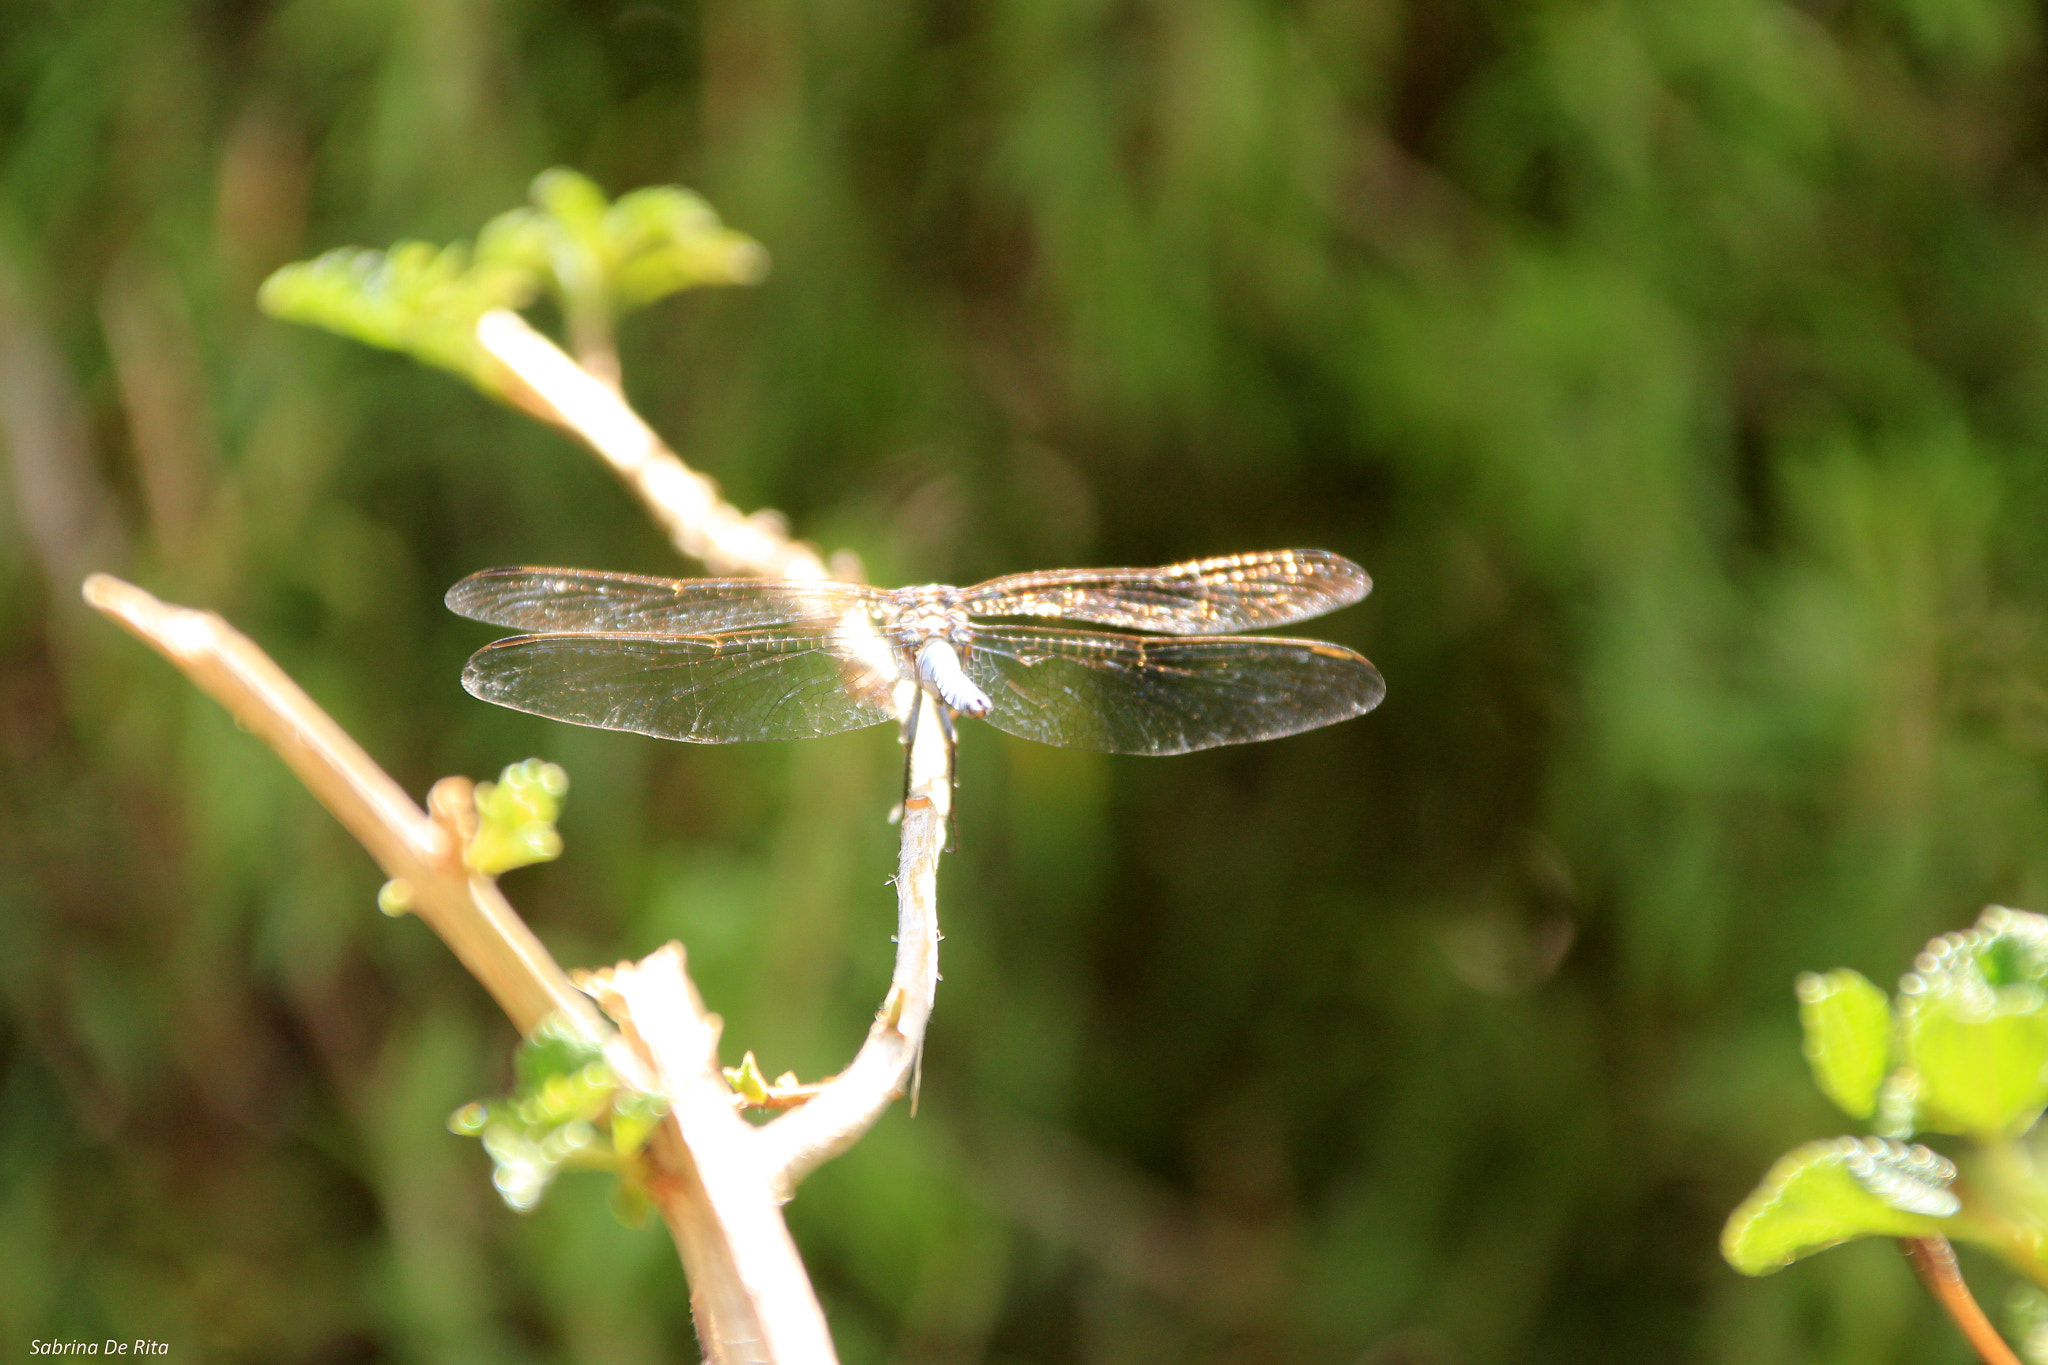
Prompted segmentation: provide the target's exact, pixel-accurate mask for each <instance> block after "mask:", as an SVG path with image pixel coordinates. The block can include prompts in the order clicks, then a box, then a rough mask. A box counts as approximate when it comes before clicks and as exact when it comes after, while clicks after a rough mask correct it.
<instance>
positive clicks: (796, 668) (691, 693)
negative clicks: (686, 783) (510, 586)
mask: <svg viewBox="0 0 2048 1365" xmlns="http://www.w3.org/2000/svg"><path fill="white" fill-rule="evenodd" d="M871 641H872V636H870V637H869V643H866V644H864V643H863V642H862V641H861V640H859V639H857V638H850V636H849V632H848V630H847V629H846V628H845V626H843V625H840V624H835V623H831V622H812V623H809V624H807V625H805V626H802V627H787V626H785V627H776V628H773V629H768V630H756V631H740V632H736V633H733V634H728V635H723V636H717V637H710V638H707V637H701V636H676V635H522V636H518V637H515V638H513V639H510V640H500V641H498V642H497V643H496V644H493V645H486V646H485V647H484V648H483V649H480V650H478V651H477V652H476V653H475V654H474V655H473V656H471V658H470V661H469V664H468V666H467V667H466V668H464V669H463V670H462V685H463V686H464V687H466V688H468V689H469V691H470V693H471V694H472V695H474V696H477V697H480V698H482V699H483V700H484V701H490V702H496V703H497V704H498V705H500V706H509V707H511V708H512V709H513V710H515V711H528V712H531V713H532V714H534V715H537V716H548V717H551V718H552V719H555V720H566V721H570V722H572V723H574V724H577V725H594V726H597V727H599V728H601V729H605V730H631V731H633V732H634V733H636V734H642V735H653V736H654V737H656V738H657V739H680V740H685V741H688V742H690V743H693V744H729V743H734V742H736V741H740V740H756V739H814V738H816V737H818V736H820V735H836V734H838V733H840V732H841V731H844V730H857V729H859V728H860V727H862V726H865V725H877V724H880V723H881V722H882V721H885V720H892V719H894V718H895V717H896V714H897V712H896V707H897V705H898V704H899V702H898V701H897V699H896V695H895V693H896V689H897V685H898V684H899V682H901V681H902V680H901V679H900V678H899V677H898V676H897V672H896V669H897V665H896V663H895V659H894V656H893V655H891V654H890V652H889V651H887V650H886V649H884V650H876V649H874V648H873V647H872V644H871Z"/></svg>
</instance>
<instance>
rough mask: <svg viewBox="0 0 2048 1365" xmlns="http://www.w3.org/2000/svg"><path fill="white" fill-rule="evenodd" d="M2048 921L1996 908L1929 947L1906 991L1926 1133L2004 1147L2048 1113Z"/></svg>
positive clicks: (1905, 1015) (1909, 1041)
mask: <svg viewBox="0 0 2048 1365" xmlns="http://www.w3.org/2000/svg"><path fill="white" fill-rule="evenodd" d="M2044 974H2048V920H2044V919H2042V917H2041V916H2039V915H2029V914H2025V913H2023V912H2021V911H2017V910H2006V909H2003V908H2001V907H1993V908H1992V909H1990V910H1987V911H1986V912H1985V913H1984V915H1983V916H1982V917H1981V918H1980V919H1979V920H1978V923H1977V925H1976V927H1975V928H1972V929H1969V930H1966V931H1964V932H1962V933H1958V934H1945V935H1943V936H1942V937H1940V938H1938V939H1935V940H1934V941H1933V942H1932V943H1930V944H1928V945H1927V950H1926V951H1925V952H1924V953H1922V954H1921V956H1920V958H1919V965H1918V967H1917V969H1916V970H1915V971H1913V972H1911V973H1909V974H1907V975H1906V976H1905V977H1904V978H1903V979H1901V981H1900V982H1899V1052H1900V1060H1901V1061H1902V1062H1903V1063H1904V1064H1905V1065H1906V1066H1907V1067H1910V1068H1911V1070H1912V1072H1913V1077H1914V1080H1915V1084H1916V1088H1917V1109H1918V1113H1917V1123H1918V1125H1919V1126H1920V1127H1922V1128H1929V1129H1934V1130H1936V1131H1940V1132H1950V1133H1968V1134H1971V1135H1973V1136H1976V1137H1980V1138H1998V1137H2001V1136H2006V1135H2011V1134H2015V1133H2019V1132H2023V1131H2025V1130H2026V1129H2027V1128H2028V1127H2029V1126H2031V1125H2032V1124H2033V1122H2034V1120H2035V1119H2036V1118H2037V1117H2038V1116H2039V1115H2040V1112H2041V1109H2042V1107H2043V1106H2044V1105H2048V989H2043V985H2042V978H2043V976H2044Z"/></svg>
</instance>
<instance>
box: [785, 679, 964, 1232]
mask: <svg viewBox="0 0 2048 1365" xmlns="http://www.w3.org/2000/svg"><path fill="white" fill-rule="evenodd" d="M913 704H914V705H920V706H925V707H934V706H937V705H938V704H939V703H938V702H936V701H934V700H933V699H932V697H931V696H930V694H929V693H926V692H919V693H917V694H916V697H915V699H914V701H913ZM908 729H909V731H910V733H911V734H912V736H913V737H914V738H913V739H912V742H911V752H910V755H909V762H910V783H909V794H908V796H907V797H906V798H905V800H904V802H903V825H902V842H901V846H900V849H899V852H898V854H897V862H896V970H895V975H894V977H893V978H892V980H891V982H890V986H889V995H888V997H887V998H886V999H885V1000H884V1001H883V1002H882V1008H881V1009H880V1011H878V1012H877V1013H876V1015H875V1022H874V1025H873V1027H871V1028H870V1029H869V1030H868V1037H867V1041H866V1042H865V1043H863V1044H862V1045H861V1049H860V1052H859V1053H858V1054H857V1055H856V1056H855V1057H854V1059H853V1062H852V1064H851V1065H849V1066H848V1067H847V1068H846V1070H844V1071H842V1072H840V1073H839V1075H837V1076H835V1077H834V1078H833V1079H832V1080H830V1081H828V1082H826V1083H825V1084H824V1085H823V1086H821V1087H820V1088H819V1091H818V1093H817V1095H815V1096H814V1097H813V1098H812V1099H811V1101H810V1102H809V1103H808V1104H806V1105H804V1106H803V1107H802V1108H801V1109H796V1110H792V1111H791V1112H789V1113H787V1114H784V1115H782V1116H781V1117H780V1118H777V1119H776V1120H774V1121H773V1122H772V1123H769V1124H767V1125H766V1126H765V1127H763V1128H762V1129H760V1138H761V1141H762V1143H763V1144H764V1145H765V1146H766V1148H767V1150H768V1154H769V1155H768V1163H769V1169H770V1171H771V1172H772V1173H773V1179H774V1182H775V1188H776V1194H777V1195H778V1197H780V1198H783V1199H787V1198H789V1197H790V1196H791V1195H792V1194H794V1193H795V1191H796V1186H797V1183H798V1182H799V1181H801V1180H802V1179H803V1178H804V1177H805V1176H806V1175H809V1174H810V1173H811V1172H812V1171H814V1170H816V1169H817V1168H818V1167H819V1166H821V1165H823V1164H824V1163H825V1162H827V1161H830V1160H831V1159H832V1158H833V1157H835V1156H837V1155H839V1154H840V1153H841V1152H843V1151H845V1150H846V1149H847V1148H848V1147H851V1146H852V1145H853V1144H854V1143H855V1142H857V1141H858V1140H859V1139H860V1137H861V1135H862V1134H863V1133H865V1132H867V1130H868V1129H869V1128H871V1127H873V1126H874V1123H875V1120H877V1119H879V1118H880V1117H881V1116H882V1114H883V1113H884V1112H886V1111H887V1109H888V1108H889V1106H890V1105H891V1104H892V1103H894V1102H895V1101H896V1099H897V1098H898V1097H900V1096H901V1095H902V1094H903V1092H904V1089H905V1088H906V1087H907V1086H908V1085H909V1084H910V1083H911V1078H912V1076H913V1075H914V1074H915V1072H916V1070H917V1063H918V1056H919V1053H920V1052H921V1051H922V1049H923V1047H924V1033H925V1025H926V1024H927V1023H928V1022H929V1021H930V1019H931V1013H932V1005H933V1003H934V1001H935V1000H936V999H937V995H938V988H939V893H938V875H939V854H940V853H941V852H943V851H944V849H945V845H946V822H947V821H948V820H949V819H950V818H951V816H952V809H951V806H952V799H953V787H952V782H951V779H950V775H949V772H948V767H949V761H950V755H949V754H947V752H946V748H947V744H948V741H947V739H946V737H945V730H944V727H943V726H941V725H940V724H939V723H938V719H937V717H935V716H929V715H928V716H925V717H923V718H922V723H919V724H915V725H911V726H909V727H908Z"/></svg>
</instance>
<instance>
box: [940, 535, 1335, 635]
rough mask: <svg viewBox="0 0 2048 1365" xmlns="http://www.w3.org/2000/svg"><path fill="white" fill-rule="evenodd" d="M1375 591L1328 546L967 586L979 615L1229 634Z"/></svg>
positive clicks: (967, 599) (969, 602) (1315, 612)
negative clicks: (1329, 549)
mask: <svg viewBox="0 0 2048 1365" xmlns="http://www.w3.org/2000/svg"><path fill="white" fill-rule="evenodd" d="M1371 589H1372V580H1371V579H1370V578H1368V577H1366V573H1365V570H1363V569H1361V568H1359V567H1358V566H1357V565H1356V564H1353V563H1352V562H1351V561H1350V560H1348V559H1346V558H1344V557H1343V556H1342V555H1333V554H1331V553H1330V552H1329V551H1328V550H1268V551H1266V552H1264V553H1261V554H1248V555H1222V556H1219V557H1218V558H1215V559H1196V560H1190V561H1189V562H1187V563H1185V564H1170V565H1168V566H1167V567H1165V568H1163V569H1053V570H1051V571H1049V572H1046V573H1020V574H1010V575H1008V576H1006V577H1003V578H991V579H990V580H989V581H988V582H986V583H981V584H978V585H976V586H975V587H972V588H969V589H968V590H967V591H966V593H965V596H964V601H963V605H964V606H965V607H966V608H967V611H968V612H969V613H970V614H971V615H974V616H1057V617H1060V618H1062V619H1065V620H1069V621H1089V622H1092V623H1094V624H1096V625H1104V626H1120V627H1123V628H1124V629H1127V630H1150V631H1157V632H1159V633H1160V634H1162V635H1222V634H1226V633H1228V632H1230V631H1238V630H1258V629H1261V628H1263V627H1266V626H1284V625H1287V624H1289V623H1291V622H1294V621H1305V620H1307V619H1308V618H1309V617H1311V616H1321V615H1322V614H1323V613H1324V612H1326V611H1335V610H1337V608H1339V607H1348V606H1350V605H1351V604H1352V603H1353V602H1356V601H1358V600H1359V599H1360V598H1362V597H1364V596H1365V595H1366V593H1367V592H1369V591H1371Z"/></svg>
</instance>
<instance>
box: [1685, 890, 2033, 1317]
mask: <svg viewBox="0 0 2048 1365" xmlns="http://www.w3.org/2000/svg"><path fill="white" fill-rule="evenodd" d="M1798 992H1799V1017H1800V1023H1801V1026H1802V1027H1803V1029H1804V1032H1805V1048H1806V1057H1807V1060H1808V1062H1809V1063H1810V1064H1811V1065H1812V1068H1813V1076H1814V1080H1815V1082H1816V1083H1817V1084H1818V1085H1819V1086H1820V1089H1821V1091H1822V1093H1824V1094H1825V1095H1827V1097H1828V1098H1829V1099H1830V1100H1832V1101H1834V1102H1835V1104H1837V1105H1838V1106H1840V1107H1841V1109H1842V1110H1843V1111H1844V1112H1845V1113H1847V1114H1849V1115H1850V1116H1851V1117H1853V1118H1858V1119H1865V1120H1869V1121H1870V1122H1871V1124H1872V1126H1873V1127H1874V1128H1875V1129H1876V1134H1875V1135H1874V1136H1869V1137H1861V1138H1857V1137H1843V1138H1835V1139H1830V1140H1827V1141H1822V1142H1812V1143H1808V1144H1806V1145H1805V1146H1802V1147H1799V1148H1796V1149H1794V1150H1793V1151H1791V1152H1789V1153H1787V1154H1786V1155H1785V1156H1784V1157H1782V1158H1780V1159H1779V1161H1778V1163H1777V1164H1776V1165H1775V1166H1773V1167H1772V1168H1771V1171H1770V1173H1769V1174H1768V1175H1766V1176H1765V1177H1764V1180H1763V1183H1762V1184H1761V1185H1759V1186H1758V1187H1757V1188H1756V1190H1755V1191H1753V1192H1752V1193H1751V1194H1750V1196H1749V1197H1748V1198H1747V1199H1745V1200H1744V1201H1743V1202H1742V1204H1741V1206H1740V1207H1738V1208H1737V1209H1736V1210H1735V1212H1734V1214H1733V1215H1731V1216H1730V1218H1729V1220H1728V1224H1727V1227H1726V1229H1725V1230H1724V1231H1723V1233H1722V1239H1721V1249H1722V1253H1723V1254H1724V1255H1725V1256H1726V1257H1727V1258H1728V1261H1729V1263H1730V1264H1731V1265H1733V1266H1734V1267H1735V1268H1736V1269H1737V1270H1740V1271H1742V1272H1743V1273H1745V1274H1750V1275H1761V1274H1765V1273H1767V1272H1769V1271H1772V1270H1776V1269H1777V1268H1779V1267H1780V1266H1784V1265H1789V1264H1790V1263H1791V1262H1793V1261H1795V1260H1798V1259H1799V1258H1800V1257H1802V1256H1806V1255H1810V1254H1812V1253H1813V1252H1816V1251H1820V1250H1823V1249H1825V1248H1827V1247H1831V1246H1834V1245H1837V1244H1838V1243H1841V1242H1845V1241H1849V1240H1852V1239H1854V1238H1858V1237H1874V1236H1883V1237H1945V1238H1949V1239H1952V1240H1957V1241H1969V1242H1975V1243H1978V1244H1981V1245H1984V1246H1987V1247H1989V1248H1991V1249H1992V1250H1994V1251H1996V1252H1997V1253H1998V1254H1999V1255H2001V1256H2003V1257H2004V1258H2005V1259H2006V1260H2007V1261H2008V1262H2010V1263H2011V1264H2013V1265H2014V1266H2015V1268H2017V1269H2018V1270H2020V1271H2021V1272H2022V1273H2023V1274H2025V1275H2027V1276H2028V1277H2030V1278H2031V1279H2033V1280H2035V1281H2036V1282H2037V1283H2043V1284H2048V1259H2044V1255H2043V1252H2044V1249H2048V1242H2044V1238H2048V1181H2044V1180H2043V1179H2042V1178H2041V1177H2040V1176H2039V1175H2038V1174H2037V1171H2036V1166H2035V1162H2034V1156H2033V1151H2032V1146H2031V1143H2030V1134H2031V1133H2032V1132H2033V1130H2034V1127H2035V1124H2036V1121H2037V1120H2038V1119H2039V1118H2040V1116H2041V1112H2042V1109H2043V1107H2044V1106H2048V918H2043V917H2042V916H2040V915H2034V914H2028V913H2026V912H2024V911H2019V910H2009V909H2006V908H2005V907H2003V906H1992V907H1990V908H1989V909H1987V910H1986V911H1985V912H1984V913H1983V915H1982V916H1980V917H1979V918H1978V921H1977V923H1976V925H1975V926H1974V927H1972V928H1970V929H1967V930H1964V931H1963V932H1961V933H1954V934H1945V935H1943V936H1942V937H1940V938H1937V939H1935V940H1934V941H1933V942H1931V943H1929V944H1928V945H1927V948H1926V950H1925V951H1923V952H1922V953H1921V954H1920V955H1919V957H1918V958H1916V959H1915V960H1914V964H1913V970H1912V971H1910V972H1908V973H1907V974H1906V975H1905V976H1904V977H1903V978H1901V979H1900V982H1899V988H1898V992H1897V994H1896V995H1895V996H1893V997H1891V998H1889V999H1888V998H1887V997H1886V995H1885V993H1884V992H1883V991H1882V990H1880V989H1878V988H1877V987H1876V986H1875V985H1873V984H1871V983H1870V982H1869V981H1868V980H1866V979H1865V978H1864V977H1862V976H1860V975H1858V974H1857V973H1856V972H1853V971H1850V970H1847V969H1838V970H1836V971H1832V972H1827V973H1824V974H1813V975H1807V976H1803V977H1801V978H1800V980H1799V984H1798ZM1918 1133H1944V1134H1952V1135H1956V1136H1959V1137H1961V1138H1964V1139H1966V1141H1967V1150H1966V1151H1964V1152H1962V1153H1960V1154H1959V1157H1960V1160H1961V1163H1962V1166H1963V1169H1964V1171H1965V1172H1966V1175H1967V1178H1965V1179H1962V1180H1958V1178H1957V1166H1956V1164H1955V1163H1952V1162H1951V1161H1950V1160H1949V1159H1948V1158H1946V1157H1944V1156H1941V1155H1939V1154H1937V1153H1935V1152H1932V1151H1930V1150H1928V1149H1927V1148H1926V1147H1923V1146H1919V1145H1917V1144H1909V1143H1908V1142H1907V1139H1909V1138H1911V1137H1912V1136H1914V1135H1915V1134H1918Z"/></svg>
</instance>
